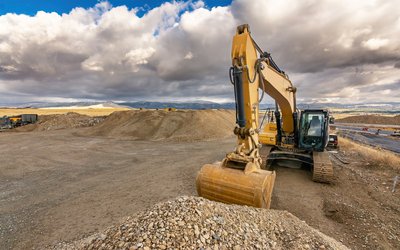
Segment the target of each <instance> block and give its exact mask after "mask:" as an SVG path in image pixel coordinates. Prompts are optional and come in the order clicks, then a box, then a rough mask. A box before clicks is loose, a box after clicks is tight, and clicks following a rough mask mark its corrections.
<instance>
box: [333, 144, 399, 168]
mask: <svg viewBox="0 0 400 250" xmlns="http://www.w3.org/2000/svg"><path fill="white" fill-rule="evenodd" d="M339 145H340V148H341V149H342V150H343V151H345V152H346V151H347V152H353V153H355V154H358V156H359V157H361V159H362V160H363V161H366V162H368V163H370V164H371V165H372V166H379V167H390V168H393V169H397V170H400V156H399V155H397V154H395V153H392V152H389V151H387V150H384V149H380V148H373V147H370V146H367V145H361V144H359V143H356V142H354V141H352V140H351V139H348V138H344V137H340V138H339Z"/></svg>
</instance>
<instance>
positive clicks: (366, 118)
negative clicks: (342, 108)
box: [336, 115, 400, 125]
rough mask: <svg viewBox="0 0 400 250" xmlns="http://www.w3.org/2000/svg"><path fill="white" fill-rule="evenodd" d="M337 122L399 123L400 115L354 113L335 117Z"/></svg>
mask: <svg viewBox="0 0 400 250" xmlns="http://www.w3.org/2000/svg"><path fill="white" fill-rule="evenodd" d="M336 121H337V122H344V123H364V124H390V125H400V115H396V116H381V115H355V116H349V117H346V118H342V119H337V120H336Z"/></svg>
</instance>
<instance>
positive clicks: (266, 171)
mask: <svg viewBox="0 0 400 250" xmlns="http://www.w3.org/2000/svg"><path fill="white" fill-rule="evenodd" d="M231 58H232V67H231V68H230V71H229V76H230V80H231V83H232V84H233V89H234V94H235V103H236V127H235V128H234V134H235V135H236V136H237V143H236V147H235V149H234V151H233V152H229V153H228V154H227V155H226V157H225V158H224V159H223V160H222V162H216V163H214V164H206V165H204V166H203V167H202V168H201V169H200V171H199V172H198V174H197V178H196V188H197V193H198V195H199V196H201V197H204V198H207V199H210V200H215V201H220V202H224V203H233V204H240V205H248V206H254V207H260V208H269V207H270V204H271V196H272V190H273V187H274V182H275V177H276V174H275V171H274V170H273V167H274V166H275V165H279V164H282V165H285V163H288V162H290V163H296V164H301V165H308V166H309V169H311V170H312V171H313V177H312V178H313V180H314V181H316V182H324V183H329V182H330V181H331V180H332V178H333V168H332V163H331V162H330V160H329V155H328V153H327V152H326V151H325V147H326V145H327V143H328V136H329V112H328V111H327V110H317V109H308V110H298V109H297V108H296V88H295V87H294V86H293V84H292V83H291V81H290V80H289V77H288V76H287V75H286V74H285V72H284V71H282V70H281V69H280V68H279V67H278V66H277V65H276V63H275V62H274V61H273V60H272V57H271V55H270V54H269V53H267V52H264V51H263V50H261V49H260V47H259V46H258V45H257V43H256V42H255V41H254V40H253V38H252V37H251V35H250V28H249V25H247V24H244V25H240V26H238V27H237V29H236V34H235V35H234V37H233V42H232V52H231ZM259 92H261V93H259ZM264 93H267V94H268V95H269V96H271V97H272V98H273V99H274V100H275V106H276V108H275V111H274V112H273V113H274V116H273V117H274V119H268V122H267V124H264V126H262V125H263V124H262V122H260V119H259V116H260V114H259V103H260V101H261V99H262V97H263V96H264ZM260 96H261V97H260ZM264 118H265V117H264ZM264 120H265V119H263V121H264Z"/></svg>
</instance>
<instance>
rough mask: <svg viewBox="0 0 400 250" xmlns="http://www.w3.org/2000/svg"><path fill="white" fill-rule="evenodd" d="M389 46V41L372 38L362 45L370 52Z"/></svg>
mask: <svg viewBox="0 0 400 250" xmlns="http://www.w3.org/2000/svg"><path fill="white" fill-rule="evenodd" d="M388 44H389V39H381V38H371V39H368V40H367V41H364V42H362V45H363V46H364V47H365V48H368V49H370V50H377V49H379V48H382V47H384V46H386V45H388Z"/></svg>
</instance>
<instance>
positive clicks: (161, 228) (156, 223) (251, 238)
mask: <svg viewBox="0 0 400 250" xmlns="http://www.w3.org/2000/svg"><path fill="white" fill-rule="evenodd" d="M53 248H54V249H129V250H131V249H347V248H346V247H345V246H344V245H342V244H341V243H340V242H337V241H336V240H334V239H332V238H330V237H328V236H326V235H324V234H322V233H321V232H319V231H317V230H316V229H314V228H312V227H310V226H308V225H307V224H306V223H305V222H304V221H301V220H299V219H298V218H297V217H295V216H294V215H292V214H290V213H289V212H286V211H279V210H266V209H258V208H253V207H247V206H238V205H227V204H223V203H218V202H213V201H209V200H206V199H203V198H200V197H187V196H182V197H178V198H176V199H174V200H170V201H167V202H164V203H159V204H156V205H155V206H154V207H152V208H150V209H148V210H146V211H144V212H142V213H140V214H138V215H137V216H135V217H133V218H128V219H127V220H126V221H125V222H124V223H123V224H121V225H119V226H114V227H111V228H109V229H108V230H106V231H104V232H103V233H97V234H95V235H92V236H90V237H87V238H84V239H81V240H79V241H76V242H73V243H59V244H58V245H56V246H54V247H53Z"/></svg>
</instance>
